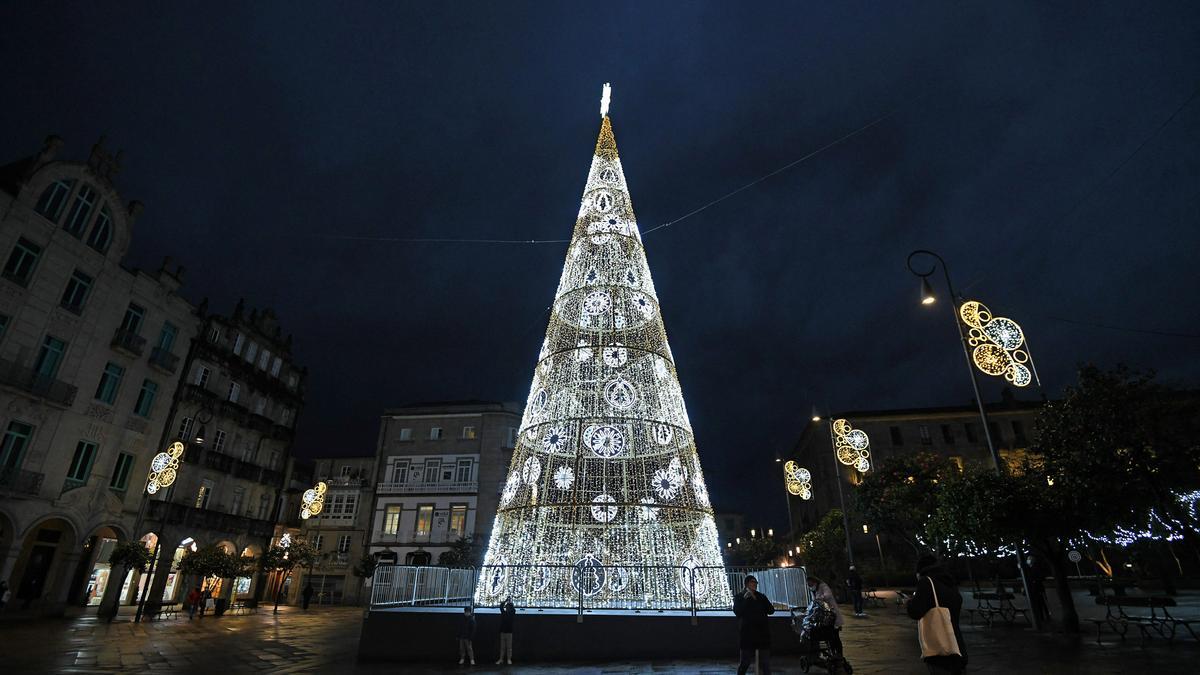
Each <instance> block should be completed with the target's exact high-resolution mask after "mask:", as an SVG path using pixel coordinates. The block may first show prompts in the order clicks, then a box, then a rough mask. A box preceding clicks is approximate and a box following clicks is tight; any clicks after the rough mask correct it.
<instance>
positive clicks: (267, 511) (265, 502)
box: [258, 495, 271, 520]
mask: <svg viewBox="0 0 1200 675" xmlns="http://www.w3.org/2000/svg"><path fill="white" fill-rule="evenodd" d="M270 515H271V495H262V496H260V497H259V498H258V519H259V520H266V519H267V518H268V517H269V516H270Z"/></svg>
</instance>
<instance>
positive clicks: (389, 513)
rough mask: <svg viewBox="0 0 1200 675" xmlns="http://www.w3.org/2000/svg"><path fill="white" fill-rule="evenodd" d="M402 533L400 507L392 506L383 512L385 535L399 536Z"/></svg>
mask: <svg viewBox="0 0 1200 675" xmlns="http://www.w3.org/2000/svg"><path fill="white" fill-rule="evenodd" d="M398 532H400V507H399V506H397V505H390V506H388V507H386V508H385V509H384V511H383V533H384V534H397V533H398Z"/></svg>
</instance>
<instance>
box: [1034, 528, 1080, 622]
mask: <svg viewBox="0 0 1200 675" xmlns="http://www.w3.org/2000/svg"><path fill="white" fill-rule="evenodd" d="M1057 549H1061V547H1060V546H1046V547H1045V550H1044V551H1043V553H1045V554H1047V555H1046V558H1047V559H1048V560H1049V561H1050V568H1051V569H1053V570H1054V592H1055V593H1057V594H1058V604H1059V605H1061V606H1062V610H1061V611H1062V627H1063V632H1065V633H1078V632H1079V613H1078V612H1077V611H1075V598H1074V597H1072V595H1071V584H1070V582H1068V581H1067V575H1068V574H1069V572H1068V571H1067V563H1066V559H1065V558H1064V557H1063V552H1062V551H1061V550H1057ZM1030 608H1031V609H1032V604H1031V605H1030Z"/></svg>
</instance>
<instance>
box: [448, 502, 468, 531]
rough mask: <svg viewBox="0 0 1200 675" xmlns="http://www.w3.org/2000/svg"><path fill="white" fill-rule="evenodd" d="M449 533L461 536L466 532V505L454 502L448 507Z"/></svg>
mask: <svg viewBox="0 0 1200 675" xmlns="http://www.w3.org/2000/svg"><path fill="white" fill-rule="evenodd" d="M450 533H451V534H453V535H455V536H458V537H462V536H464V535H465V534H466V533H467V507H466V505H465V504H456V505H454V506H451V507H450Z"/></svg>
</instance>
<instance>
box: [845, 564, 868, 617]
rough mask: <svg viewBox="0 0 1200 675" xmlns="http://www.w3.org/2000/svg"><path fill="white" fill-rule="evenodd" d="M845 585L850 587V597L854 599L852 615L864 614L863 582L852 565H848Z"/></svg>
mask: <svg viewBox="0 0 1200 675" xmlns="http://www.w3.org/2000/svg"><path fill="white" fill-rule="evenodd" d="M846 585H847V586H849V587H850V599H851V600H853V601H854V616H866V615H865V614H864V613H863V595H862V590H863V583H862V577H861V576H860V575H859V574H858V570H857V569H855V568H854V565H851V566H850V574H849V576H847V577H846Z"/></svg>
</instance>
